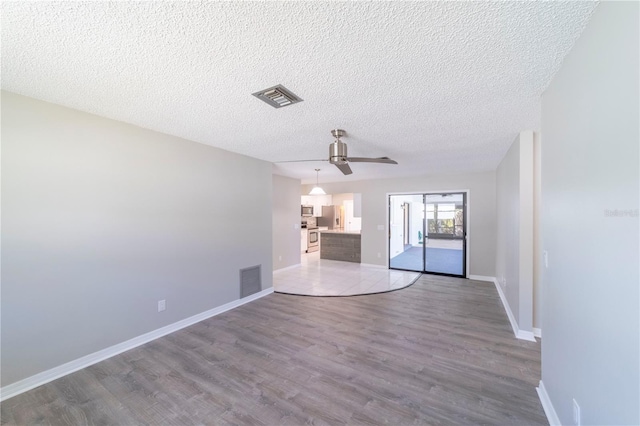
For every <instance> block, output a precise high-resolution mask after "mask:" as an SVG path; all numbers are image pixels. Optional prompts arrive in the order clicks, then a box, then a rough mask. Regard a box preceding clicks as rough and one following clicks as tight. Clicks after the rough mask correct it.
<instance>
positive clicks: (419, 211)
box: [389, 193, 467, 277]
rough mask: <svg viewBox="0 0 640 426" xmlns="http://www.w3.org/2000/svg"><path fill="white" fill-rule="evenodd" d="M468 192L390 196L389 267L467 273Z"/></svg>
mask: <svg viewBox="0 0 640 426" xmlns="http://www.w3.org/2000/svg"><path fill="white" fill-rule="evenodd" d="M466 196H467V194H466V193H452V194H440V193H438V194H407V195H390V196H389V267H390V268H392V269H404V270H409V271H419V272H426V273H434V274H443V275H454V276H461V277H464V276H466V224H465V218H466Z"/></svg>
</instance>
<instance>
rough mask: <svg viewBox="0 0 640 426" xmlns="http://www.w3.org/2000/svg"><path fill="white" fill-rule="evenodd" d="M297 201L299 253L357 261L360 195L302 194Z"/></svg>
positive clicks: (360, 225)
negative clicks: (299, 215) (299, 232)
mask: <svg viewBox="0 0 640 426" xmlns="http://www.w3.org/2000/svg"><path fill="white" fill-rule="evenodd" d="M300 202H301V208H300V211H301V235H300V236H301V238H300V250H301V253H302V254H303V255H310V254H313V253H316V252H320V256H319V257H320V259H329V260H340V261H346V262H355V263H360V259H361V257H360V249H361V244H360V230H361V228H362V218H361V194H357V193H345V194H326V195H303V196H301V199H300Z"/></svg>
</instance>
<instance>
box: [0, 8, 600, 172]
mask: <svg viewBox="0 0 640 426" xmlns="http://www.w3.org/2000/svg"><path fill="white" fill-rule="evenodd" d="M595 7H596V3H593V2H582V1H579V2H542V1H532V2H473V3H470V2H293V3H291V2H286V3H285V2H212V3H209V2H206V3H205V2H177V3H174V2H114V3H110V2H78V3H76V2H53V3H52V2H38V3H33V2H2V40H1V41H2V88H3V89H4V90H8V91H11V92H15V93H20V94H23V95H26V96H30V97H34V98H37V99H42V100H45V101H49V102H53V103H57V104H61V105H65V106H69V107H72V108H76V109H79V110H83V111H88V112H91V113H94V114H98V115H101V116H104V117H109V118H113V119H116V120H121V121H125V122H128V123H133V124H136V125H138V126H142V127H145V128H149V129H153V130H157V131H160V132H164V133H168V134H172V135H177V136H180V137H183V138H186V139H191V140H194V141H198V142H201V143H205V144H209V145H213V146H216V147H220V148H223V149H227V150H229V151H234V152H238V153H241V154H246V155H249V156H252V157H256V158H260V159H263V160H268V161H274V162H275V161H282V160H295V159H307V158H308V159H316V158H320V159H321V158H327V157H328V146H329V143H331V142H332V140H333V139H332V137H331V134H330V130H331V129H332V128H343V129H345V130H346V131H347V137H346V138H345V139H344V141H345V142H347V143H348V146H349V154H350V155H351V156H372V157H373V156H375V157H377V156H385V155H386V156H389V157H391V158H393V159H395V160H397V161H398V163H399V165H397V166H391V165H369V164H352V169H353V171H354V173H353V175H351V176H348V177H343V176H342V174H341V173H340V172H339V171H338V170H337V169H336V168H335V167H334V166H331V165H329V164H328V163H326V162H309V163H283V164H278V165H276V167H275V168H274V170H275V171H276V172H277V173H280V174H285V175H289V176H294V177H298V178H301V179H303V182H312V181H315V177H316V175H315V172H314V170H313V169H314V168H316V167H319V168H321V169H322V171H321V172H320V181H321V182H329V181H337V180H361V179H370V178H380V177H392V176H398V177H399V176H410V175H424V174H440V173H456V172H474V171H484V170H494V169H495V167H496V166H497V164H498V163H499V161H500V159H501V158H502V156H503V155H504V153H505V152H506V150H507V148H508V146H509V145H510V143H511V142H512V141H513V139H514V138H515V136H516V135H517V133H518V132H519V131H520V130H524V129H534V130H535V129H539V126H540V95H541V94H542V92H543V91H544V90H545V89H546V87H547V86H548V84H549V83H550V81H551V78H552V77H553V75H554V74H555V72H556V71H557V70H558V69H559V67H560V65H561V63H562V60H563V58H564V57H565V55H566V54H567V53H568V52H569V50H570V49H571V47H572V46H573V44H574V42H575V40H576V39H577V38H578V37H579V35H580V33H581V32H582V30H583V28H584V26H585V25H586V23H587V22H588V20H589V18H590V16H591V13H592V12H593V9H594V8H595ZM276 84H283V85H285V86H286V87H287V88H288V89H290V90H292V91H293V92H294V93H296V94H297V95H298V96H300V97H301V98H302V99H304V102H302V103H299V104H296V105H292V106H289V107H285V108H281V109H274V108H272V107H270V106H268V105H267V104H265V103H263V102H261V101H260V100H258V99H256V98H255V97H253V96H251V94H252V93H254V92H256V91H258V90H260V89H264V88H267V87H271V86H274V85H276Z"/></svg>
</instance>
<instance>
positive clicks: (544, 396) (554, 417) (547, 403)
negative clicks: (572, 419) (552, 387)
mask: <svg viewBox="0 0 640 426" xmlns="http://www.w3.org/2000/svg"><path fill="white" fill-rule="evenodd" d="M536 391H537V392H538V398H540V403H542V409H543V410H544V414H546V415H547V421H549V426H561V425H562V423H560V419H559V418H558V414H557V413H556V410H555V408H553V404H552V403H551V398H549V394H548V393H547V390H546V389H545V387H544V383H542V380H540V386H538V387H537V388H536Z"/></svg>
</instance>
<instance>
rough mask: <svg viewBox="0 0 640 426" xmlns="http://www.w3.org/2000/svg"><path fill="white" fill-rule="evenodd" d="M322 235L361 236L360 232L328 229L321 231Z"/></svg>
mask: <svg viewBox="0 0 640 426" xmlns="http://www.w3.org/2000/svg"><path fill="white" fill-rule="evenodd" d="M320 233H321V234H354V235H360V231H345V230H344V229H328V230H326V231H320Z"/></svg>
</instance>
